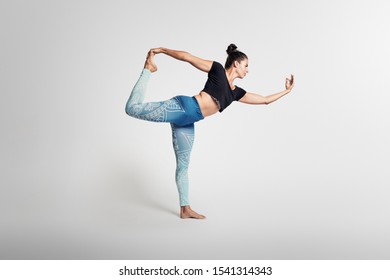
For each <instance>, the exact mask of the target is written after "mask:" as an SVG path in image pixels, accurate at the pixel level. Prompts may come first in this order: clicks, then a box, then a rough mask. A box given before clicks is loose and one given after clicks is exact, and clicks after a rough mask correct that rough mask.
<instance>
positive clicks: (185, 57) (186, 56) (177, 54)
mask: <svg viewBox="0 0 390 280" xmlns="http://www.w3.org/2000/svg"><path fill="white" fill-rule="evenodd" d="M150 51H151V52H152V53H155V54H158V53H163V54H166V55H169V56H171V57H173V58H176V59H178V60H181V61H185V62H188V63H190V64H191V65H193V66H194V67H196V68H197V69H199V70H201V71H204V72H209V71H210V69H211V66H212V64H213V62H212V61H211V60H206V59H202V58H199V57H196V56H193V55H192V54H190V53H188V52H185V51H176V50H171V49H167V48H154V49H151V50H150Z"/></svg>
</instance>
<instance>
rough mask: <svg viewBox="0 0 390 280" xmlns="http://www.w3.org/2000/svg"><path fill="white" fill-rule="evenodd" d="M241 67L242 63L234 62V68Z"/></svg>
mask: <svg viewBox="0 0 390 280" xmlns="http://www.w3.org/2000/svg"><path fill="white" fill-rule="evenodd" d="M239 65H240V63H239V62H238V61H237V60H236V61H234V67H235V68H237V67H238V66H239Z"/></svg>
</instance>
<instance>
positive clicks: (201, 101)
mask: <svg viewBox="0 0 390 280" xmlns="http://www.w3.org/2000/svg"><path fill="white" fill-rule="evenodd" d="M226 52H227V54H228V57H227V59H226V63H225V67H223V66H222V65H221V64H220V63H218V62H215V61H210V60H205V59H201V58H198V57H196V56H193V55H191V54H190V53H188V52H184V51H176V50H171V49H167V48H154V49H151V50H150V51H149V52H148V55H147V58H146V62H145V65H144V69H143V71H142V73H141V76H140V78H139V79H138V81H137V83H136V84H135V86H134V88H133V90H132V92H131V95H130V98H129V100H128V101H127V104H126V113H127V114H128V115H130V116H132V117H135V118H138V119H142V120H148V121H154V122H169V123H170V124H171V127H172V138H173V148H174V150H175V155H176V185H177V188H178V191H179V198H180V217H181V218H183V219H185V218H195V219H204V218H205V216H203V215H200V214H198V213H196V212H195V211H193V210H192V209H191V207H190V205H189V201H188V165H189V161H190V153H191V149H192V145H193V142H194V123H195V122H197V121H200V120H202V119H204V118H206V117H208V116H211V115H213V114H215V113H217V112H218V111H219V112H222V111H223V110H225V109H226V107H228V106H229V105H230V104H231V103H232V102H233V101H240V102H243V103H247V104H269V103H272V102H274V101H276V100H278V99H279V98H281V97H282V96H284V95H286V94H287V93H289V92H290V91H291V90H292V88H293V86H294V76H293V75H291V79H288V78H286V82H285V87H286V89H285V90H284V91H282V92H279V93H276V94H272V95H269V96H261V95H259V94H255V93H250V92H247V91H245V90H244V89H242V88H239V87H238V86H235V85H234V80H235V79H236V78H240V79H243V78H244V77H245V76H246V74H247V73H248V57H247V56H246V55H245V54H244V53H243V52H241V51H239V50H237V47H236V46H235V45H234V44H230V45H229V47H228V49H227V51H226ZM160 53H163V54H166V55H169V56H171V57H173V58H175V59H178V60H182V61H185V62H189V63H190V64H192V65H193V66H194V67H196V68H197V69H199V70H201V71H204V72H207V73H208V79H207V82H206V84H205V87H204V89H203V90H202V91H201V92H200V93H199V94H197V95H195V96H193V97H189V96H175V97H173V98H171V99H169V100H166V101H162V102H149V103H143V100H144V96H145V91H146V86H147V83H148V80H149V77H150V75H151V73H153V72H155V71H157V66H156V64H155V63H154V60H153V59H154V56H155V55H156V54H160Z"/></svg>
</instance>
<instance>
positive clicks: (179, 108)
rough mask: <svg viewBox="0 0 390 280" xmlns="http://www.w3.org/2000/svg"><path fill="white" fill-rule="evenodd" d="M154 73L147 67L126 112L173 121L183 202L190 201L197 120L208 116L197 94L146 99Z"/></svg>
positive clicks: (152, 119) (157, 120)
mask: <svg viewBox="0 0 390 280" xmlns="http://www.w3.org/2000/svg"><path fill="white" fill-rule="evenodd" d="M150 74H151V73H150V71H149V70H147V69H143V71H142V73H141V76H140V78H139V79H138V81H137V83H136V84H135V86H134V88H133V90H132V92H131V94H130V97H129V100H128V101H127V104H126V113H127V114H128V115H129V116H131V117H134V118H137V119H141V120H147V121H152V122H168V123H170V124H171V128H172V141H173V148H174V150H175V155H176V176H175V179H176V185H177V189H178V191H179V198H180V206H184V205H189V200H188V184H189V183H188V165H189V163H190V155H191V150H192V145H193V143H194V136H195V130H194V122H197V121H199V120H201V119H203V118H204V117H203V115H202V112H201V110H200V108H199V104H198V102H197V101H196V99H195V97H189V96H175V97H173V98H171V99H169V100H166V101H161V102H148V103H143V100H144V97H145V92H146V87H147V83H148V81H149V78H150Z"/></svg>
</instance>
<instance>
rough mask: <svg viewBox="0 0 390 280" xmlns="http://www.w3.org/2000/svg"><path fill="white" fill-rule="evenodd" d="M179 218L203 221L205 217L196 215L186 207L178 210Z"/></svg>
mask: <svg viewBox="0 0 390 280" xmlns="http://www.w3.org/2000/svg"><path fill="white" fill-rule="evenodd" d="M180 218H182V219H188V218H193V219H205V218H206V216H204V215H201V214H198V213H196V212H195V211H194V210H192V209H191V207H190V206H189V205H186V206H182V207H181V208H180Z"/></svg>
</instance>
